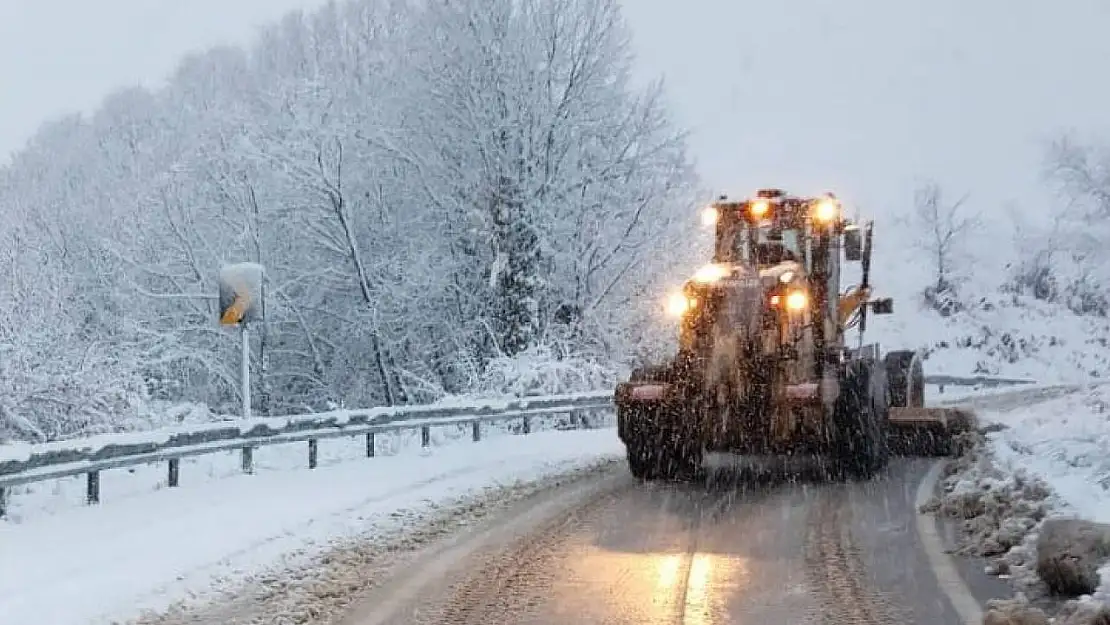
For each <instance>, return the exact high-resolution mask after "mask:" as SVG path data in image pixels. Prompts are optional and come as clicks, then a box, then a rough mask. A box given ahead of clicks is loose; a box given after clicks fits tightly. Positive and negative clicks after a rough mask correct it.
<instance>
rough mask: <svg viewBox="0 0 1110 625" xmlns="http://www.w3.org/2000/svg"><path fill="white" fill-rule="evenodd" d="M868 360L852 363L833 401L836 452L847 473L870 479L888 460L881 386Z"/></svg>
mask: <svg viewBox="0 0 1110 625" xmlns="http://www.w3.org/2000/svg"><path fill="white" fill-rule="evenodd" d="M875 373H876V372H875V371H873V369H872V367H871V366H870V365H869V364H868V363H855V364H853V365H852V366H851V367H850V368H849V370H848V375H847V376H846V377H845V380H844V384H843V388H842V390H841V393H840V397H839V398H838V400H837V402H836V419H835V422H836V426H837V428H836V429H837V445H836V448H837V455H838V460H839V463H838V464H839V465H840V466H841V467H842V468H843V470H844V471H845V472H846V473H848V474H849V475H851V476H853V477H856V478H860V479H870V478H871V477H873V476H874V475H875V474H876V473H878V472H880V471H882V470H883V468H885V467H886V465H887V463H888V462H889V460H890V449H889V447H888V443H887V436H886V427H885V425H886V417H887V415H886V410H887V403H886V401H885V400H886V397H885V389H884V388H882V387H881V386H882V385H879V384H876V383H877V382H881V380H873V377H875V376H874V374H875Z"/></svg>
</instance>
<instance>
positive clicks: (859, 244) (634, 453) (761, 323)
mask: <svg viewBox="0 0 1110 625" xmlns="http://www.w3.org/2000/svg"><path fill="white" fill-rule="evenodd" d="M703 221H704V222H705V224H706V225H709V226H712V227H714V228H715V229H716V237H715V248H714V253H713V259H712V262H711V263H709V264H707V265H705V266H704V267H702V268H701V269H700V270H698V271H697V272H696V273H695V275H694V276H693V277H692V278H691V279H689V280H687V281H686V283H685V285H684V286H683V288H682V290H681V292H679V293H676V294H674V295H673V296H672V297H671V298H670V300H669V302H668V312H669V313H670V314H672V315H674V316H675V317H677V318H678V320H679V321H678V324H679V347H678V351H677V353H676V354H675V355H674V356H673V358H672V359H671V360H670V361H669V362H667V363H665V364H662V365H658V366H649V367H642V368H639V369H636V370H635V371H633V372H632V375H631V377H630V379H629V381H628V382H624V383H621V384H619V385H618V386H617V389H616V394H615V398H614V399H615V404H616V407H617V426H618V435H619V437H620V439H621V441H622V442H623V443H624V444H625V447H626V448H627V452H628V465H629V468H630V470H631V472H632V474H633V475H635V476H636V477H638V478H641V479H660V478H688V477H694V476H695V475H697V474H698V473H699V470H700V466H701V464H702V459H703V456H704V454H705V453H706V452H729V453H734V454H741V455H747V456H758V457H768V456H771V457H786V456H790V457H801V458H814V459H816V460H818V461H819V462H820V463H821V464H822V465H823V466H824V467H825V469H826V471H827V472H829V473H831V474H833V475H836V476H854V477H859V478H867V477H870V476H872V475H873V474H875V473H876V472H877V471H880V470H881V469H882V468H883V467H884V466H885V465H886V463H887V461H888V458H889V456H890V453H891V450H892V446H895V447H897V443H898V442H899V441H901V442H902V447H905V442H906V441H916V443H911V446H912V445H913V444H916V445H919V446H921V445H927V446H928V447H929V448H930V449H932V450H934V451H935V449H936V448H937V444H938V443H940V445H939V446H940V448H942V449H944V450H946V451H947V450H948V449H950V446H949V445H948V444H947V443H949V442H951V441H953V440H955V434H956V433H957V432H958V431H960V430H964V429H967V428H968V427H970V425H971V422H970V418H971V417H970V415H969V414H967V413H965V412H963V411H958V410H953V409H936V408H925V405H924V399H925V398H924V395H925V377H924V370H923V367H922V364H921V359H920V358H919V355H918V354H917V353H916V352H913V351H892V352H889V353H887V354H886V355H885V357H881V356H880V351H879V346H878V345H877V344H866V345H865V344H864V342H863V336H864V331H865V330H866V325H867V315H868V312H871V313H872V314H890V313H892V312H893V308H894V307H893V301H892V300H891V299H889V298H884V299H871V285H870V265H871V247H872V239H873V230H874V224H873V222H867V223H864V224H857V223H853V222H852V221H851V220H849V219H846V218H845V217H844V214H843V207H842V205H841V203H840V201H839V200H838V199H837V198H836V197H835V196H834V195H832V194H827V195H824V196H819V197H792V196H789V195H787V194H786V193H784V192H783V191H782V190H778V189H763V190H760V191H759V192H757V193H756V195H755V197H753V198H747V199H742V200H730V199H728V198H727V197H724V196H722V197H721V198H719V199H718V201H716V202H714V203H713V204H712V205H710V206H709V207H708V208H707V209H706V211H705V213H704V215H703ZM857 261H858V262H860V264H861V269H862V271H861V274H862V276H861V280H860V282H859V284H858V285H854V286H852V287H849V288H847V289H844V290H842V289H841V277H842V276H841V267H842V265H843V263H844V262H857ZM854 328H858V330H859V337H858V345H857V346H856V347H850V346H849V345H848V340H847V332H848V331H849V330H852V329H854ZM899 451H900V450H899Z"/></svg>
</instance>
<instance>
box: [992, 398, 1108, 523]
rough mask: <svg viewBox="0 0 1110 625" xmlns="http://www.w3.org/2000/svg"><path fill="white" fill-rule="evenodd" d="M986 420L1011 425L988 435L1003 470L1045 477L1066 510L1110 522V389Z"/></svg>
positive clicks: (1025, 407) (1054, 401)
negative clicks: (1022, 471) (1020, 471)
mask: <svg viewBox="0 0 1110 625" xmlns="http://www.w3.org/2000/svg"><path fill="white" fill-rule="evenodd" d="M980 418H981V419H984V420H985V421H986V422H988V423H998V424H1002V425H1005V426H1007V428H1006V429H1004V430H1002V431H1000V432H995V433H993V434H990V435H988V441H989V442H990V449H991V451H992V452H993V454H994V457H995V462H996V464H997V466H998V467H999V468H1002V469H1004V470H1007V471H1010V472H1014V471H1017V470H1024V471H1027V472H1028V473H1030V474H1032V475H1036V476H1039V477H1042V478H1044V479H1045V480H1046V481H1047V482H1048V483H1049V484H1050V485H1051V486H1052V489H1053V490H1054V491H1055V492H1056V494H1057V495H1058V496H1059V497H1060V499H1061V500H1062V506H1064V507H1065V508H1067V510H1064V511H1068V512H1074V513H1075V514H1078V515H1079V516H1082V517H1084V518H1087V519H1090V520H1093V521H1100V522H1110V491H1108V490H1107V489H1108V488H1110V386H1106V385H1098V386H1090V387H1087V388H1084V389H1082V390H1080V391H1077V392H1075V393H1071V394H1068V395H1065V396H1063V397H1060V398H1057V399H1052V400H1049V401H1047V402H1044V403H1041V404H1036V405H1026V406H1021V407H1018V408H1016V409H1014V410H1011V411H1008V412H1001V413H994V414H985V415H980Z"/></svg>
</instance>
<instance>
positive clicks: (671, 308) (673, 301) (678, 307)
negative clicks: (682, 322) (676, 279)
mask: <svg viewBox="0 0 1110 625" xmlns="http://www.w3.org/2000/svg"><path fill="white" fill-rule="evenodd" d="M695 303H696V302H695V300H692V299H690V298H688V297H686V296H685V295H683V294H682V293H675V294H674V295H671V296H670V298H668V299H667V314H668V315H670V316H672V317H681V316H682V315H684V314H686V311H687V310H690V309H691V308H693V307H694V304H695Z"/></svg>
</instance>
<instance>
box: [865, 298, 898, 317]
mask: <svg viewBox="0 0 1110 625" xmlns="http://www.w3.org/2000/svg"><path fill="white" fill-rule="evenodd" d="M868 305H869V306H871V312H873V313H875V314H876V315H889V314H892V313H894V299H893V298H890V297H884V298H882V299H877V300H874V301H871V302H868Z"/></svg>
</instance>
